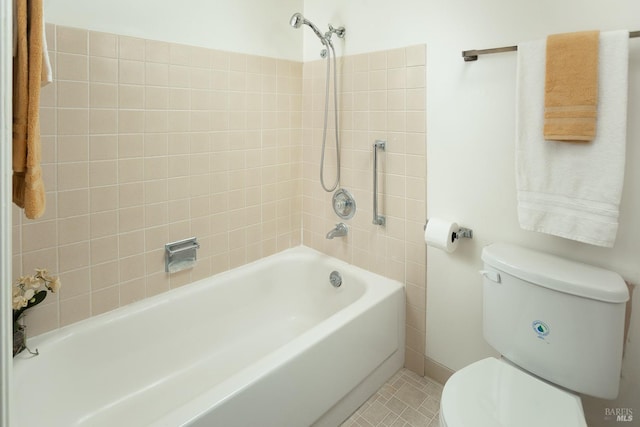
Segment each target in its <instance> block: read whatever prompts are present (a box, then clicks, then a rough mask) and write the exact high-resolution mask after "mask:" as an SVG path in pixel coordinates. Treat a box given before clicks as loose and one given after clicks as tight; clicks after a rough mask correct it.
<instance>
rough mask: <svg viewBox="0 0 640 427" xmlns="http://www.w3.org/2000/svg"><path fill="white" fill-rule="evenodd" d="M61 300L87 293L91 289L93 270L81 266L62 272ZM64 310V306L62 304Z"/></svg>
mask: <svg viewBox="0 0 640 427" xmlns="http://www.w3.org/2000/svg"><path fill="white" fill-rule="evenodd" d="M60 282H61V283H62V286H61V287H60V302H62V301H64V300H68V299H70V298H75V297H78V296H80V295H86V294H88V293H89V292H90V291H91V270H90V269H89V268H81V269H78V270H73V271H69V272H67V273H63V274H60ZM61 312H62V306H61Z"/></svg>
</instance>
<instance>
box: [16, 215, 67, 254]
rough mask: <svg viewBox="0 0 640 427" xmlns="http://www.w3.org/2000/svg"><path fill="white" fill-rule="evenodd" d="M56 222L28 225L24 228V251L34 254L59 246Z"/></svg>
mask: <svg viewBox="0 0 640 427" xmlns="http://www.w3.org/2000/svg"><path fill="white" fill-rule="evenodd" d="M57 237H58V228H57V224H56V221H43V222H33V223H27V224H25V225H23V226H22V250H23V251H24V252H32V251H36V250H39V249H46V248H52V247H55V246H56V245H57Z"/></svg>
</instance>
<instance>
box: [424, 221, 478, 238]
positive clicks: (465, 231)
mask: <svg viewBox="0 0 640 427" xmlns="http://www.w3.org/2000/svg"><path fill="white" fill-rule="evenodd" d="M428 222H429V220H427V221H426V222H425V223H424V227H422V229H423V230H426V229H427V223H428ZM453 238H454V240H455V239H473V230H472V229H470V228H465V227H460V228H459V229H458V231H456V232H455V233H454V236H453Z"/></svg>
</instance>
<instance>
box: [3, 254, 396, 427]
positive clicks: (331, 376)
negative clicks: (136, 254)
mask: <svg viewBox="0 0 640 427" xmlns="http://www.w3.org/2000/svg"><path fill="white" fill-rule="evenodd" d="M333 270H337V271H339V272H340V274H341V275H342V278H343V284H342V286H341V287H339V288H334V287H333V286H331V284H330V283H329V274H330V273H331V271H333ZM28 344H29V346H30V348H32V349H33V348H37V349H38V350H39V352H40V355H39V356H37V357H30V356H28V354H24V353H23V354H21V355H19V356H18V357H16V358H15V359H14V371H13V373H14V377H13V384H14V386H13V387H14V394H13V410H12V414H11V415H12V420H13V422H12V426H19V427H32V426H33V427H43V426H47V427H55V426H60V427H71V426H91V427H100V426H109V427H113V426H118V427H124V426H132V427H139V426H167V427H175V426H207V427H212V426H220V427H233V426H247V427H249V426H251V427H256V426H260V427H268V426H273V427H287V426H291V427H298V426H299V427H303V426H310V425H318V426H331V427H335V426H337V425H339V424H340V422H341V421H343V420H344V419H346V418H347V417H348V416H349V414H350V413H352V412H353V411H354V410H355V409H356V408H357V407H358V406H359V405H360V404H362V403H363V402H364V401H365V400H366V399H367V398H368V397H369V396H370V395H371V394H373V393H374V392H375V391H376V390H377V389H378V387H380V386H381V385H382V384H383V383H384V382H385V381H386V380H387V379H388V378H389V377H390V376H391V375H392V374H393V373H394V372H395V371H397V370H398V369H399V368H401V367H402V364H403V361H404V290H403V287H402V285H401V284H400V283H398V282H395V281H392V280H389V279H386V278H383V277H381V276H378V275H375V274H372V273H370V272H367V271H364V270H362V269H359V268H356V267H353V266H351V265H349V264H346V263H344V262H342V261H339V260H336V259H333V258H330V257H327V256H325V255H322V254H320V253H318V252H315V251H313V250H311V249H308V248H305V247H302V246H301V247H297V248H294V249H289V250H287V251H284V252H282V253H280V254H276V255H274V256H271V257H268V258H265V259H263V260H260V261H257V262H255V263H252V264H249V265H247V266H244V267H241V268H239V269H236V270H232V271H229V272H226V273H223V274H219V275H217V276H214V277H212V278H208V279H205V280H202V281H199V282H197V283H194V284H191V285H189V286H185V287H182V288H179V289H176V290H172V291H170V292H167V293H164V294H161V295H158V296H156V297H152V298H149V299H146V300H143V301H140V302H138V303H135V304H131V305H129V306H126V307H123V308H121V309H118V310H115V311H113V312H110V313H106V314H104V315H101V316H97V317H94V318H91V319H88V320H86V321H83V322H80V323H77V324H74V325H70V326H68V327H65V328H62V329H59V330H56V331H53V332H50V333H47V334H44V335H41V336H39V337H34V338H33V339H31V340H29V342H28ZM25 353H26V352H25Z"/></svg>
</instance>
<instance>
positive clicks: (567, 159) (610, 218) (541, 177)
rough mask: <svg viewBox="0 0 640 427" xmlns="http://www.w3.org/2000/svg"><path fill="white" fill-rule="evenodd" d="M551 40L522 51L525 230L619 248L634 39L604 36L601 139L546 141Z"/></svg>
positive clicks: (519, 151) (520, 180) (519, 153)
mask: <svg viewBox="0 0 640 427" xmlns="http://www.w3.org/2000/svg"><path fill="white" fill-rule="evenodd" d="M545 48H546V44H545V41H544V40H541V41H535V42H527V43H522V44H520V45H518V71H517V95H516V96H517V102H516V110H517V111H516V129H517V130H516V132H517V135H516V187H517V193H518V217H519V220H520V226H521V227H522V228H523V229H525V230H531V231H538V232H542V233H547V234H553V235H556V236H561V237H564V238H567V239H572V240H577V241H580V242H585V243H589V244H592V245H597V246H605V247H612V246H613V244H614V242H615V238H616V233H617V230H618V213H619V205H620V197H621V194H622V184H623V180H624V165H625V145H626V136H627V92H628V61H629V32H628V31H612V32H603V33H601V34H600V47H599V49H600V53H599V65H598V97H599V103H598V121H597V135H596V137H595V139H594V140H593V141H592V142H590V143H586V144H585V143H580V144H577V143H576V144H573V143H567V142H557V141H545V140H544V136H543V131H542V129H543V123H544V81H545V76H544V73H545V53H546V51H545Z"/></svg>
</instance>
